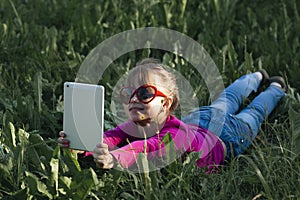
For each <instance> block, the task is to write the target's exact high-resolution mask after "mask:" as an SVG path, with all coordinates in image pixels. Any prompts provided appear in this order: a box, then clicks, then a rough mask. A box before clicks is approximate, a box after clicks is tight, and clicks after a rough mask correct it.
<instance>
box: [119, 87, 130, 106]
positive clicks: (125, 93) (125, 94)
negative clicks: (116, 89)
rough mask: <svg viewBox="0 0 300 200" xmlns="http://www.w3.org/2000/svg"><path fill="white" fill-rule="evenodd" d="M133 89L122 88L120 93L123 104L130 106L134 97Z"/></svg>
mask: <svg viewBox="0 0 300 200" xmlns="http://www.w3.org/2000/svg"><path fill="white" fill-rule="evenodd" d="M132 92H133V89H132V88H122V89H121V91H120V100H121V102H122V103H126V104H128V103H129V101H130V97H131V95H132Z"/></svg>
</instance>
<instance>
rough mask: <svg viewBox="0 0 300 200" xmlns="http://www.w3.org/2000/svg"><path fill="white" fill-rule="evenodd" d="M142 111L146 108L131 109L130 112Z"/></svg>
mask: <svg viewBox="0 0 300 200" xmlns="http://www.w3.org/2000/svg"><path fill="white" fill-rule="evenodd" d="M140 110H144V108H139V107H132V108H129V111H140Z"/></svg>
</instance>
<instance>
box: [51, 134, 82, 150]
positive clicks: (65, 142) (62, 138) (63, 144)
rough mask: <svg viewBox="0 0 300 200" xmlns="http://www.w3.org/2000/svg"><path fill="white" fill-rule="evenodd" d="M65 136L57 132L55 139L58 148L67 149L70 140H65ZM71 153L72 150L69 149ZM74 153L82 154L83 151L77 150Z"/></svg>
mask: <svg viewBox="0 0 300 200" xmlns="http://www.w3.org/2000/svg"><path fill="white" fill-rule="evenodd" d="M66 136H67V135H66V134H65V132H63V131H60V132H59V138H58V139H57V143H58V146H60V147H63V148H69V144H70V140H68V139H66ZM71 152H73V149H71ZM76 153H79V154H83V153H85V152H84V151H79V150H77V151H76Z"/></svg>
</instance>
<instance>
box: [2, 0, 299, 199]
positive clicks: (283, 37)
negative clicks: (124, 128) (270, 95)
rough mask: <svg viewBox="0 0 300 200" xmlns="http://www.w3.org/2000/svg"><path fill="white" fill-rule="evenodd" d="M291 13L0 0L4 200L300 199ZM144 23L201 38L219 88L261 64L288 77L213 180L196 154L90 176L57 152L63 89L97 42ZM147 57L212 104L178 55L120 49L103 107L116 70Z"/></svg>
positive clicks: (276, 8)
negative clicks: (281, 93) (283, 91)
mask: <svg viewBox="0 0 300 200" xmlns="http://www.w3.org/2000/svg"><path fill="white" fill-rule="evenodd" d="M299 12H300V4H299V2H298V1H297V0H278V1H272V0H265V1H260V0H258V1H251V2H249V1H245V0H240V1H237V0H214V1H210V0H203V1H199V2H198V1H186V0H181V1H180V0H168V1H147V0H142V1H119V0H118V1H96V0H91V1H81V0H70V1H68V0H61V1H55V0H26V1H24V0H3V1H0V74H1V76H0V91H1V92H0V119H1V121H0V128H1V129H0V144H1V147H2V150H0V154H1V158H0V171H1V172H0V177H1V179H0V197H1V198H3V199H30V198H33V199H66V198H72V199H82V198H89V199H299V198H300V190H299V188H300V160H299V153H300V148H299V146H300V131H299V130H300V120H299V119H300V97H299V94H298V93H299V91H300V70H299V61H300V54H299V49H300V41H299V32H300V19H299ZM146 26H155V27H166V28H170V29H173V30H176V31H179V32H181V33H184V34H186V35H187V36H189V37H191V38H193V39H194V40H196V41H198V42H199V43H200V44H201V45H203V46H204V47H205V49H206V50H207V51H208V53H209V54H210V55H211V57H212V58H213V59H214V61H215V63H216V65H217V67H218V68H219V71H220V73H221V74H222V77H223V80H224V83H225V84H226V85H228V84H230V83H231V82H232V81H233V80H235V79H236V78H238V77H239V76H240V75H242V74H245V73H249V72H251V71H255V70H258V69H260V68H265V69H266V70H267V71H268V72H269V73H270V74H271V75H281V76H284V77H285V78H286V79H287V81H288V85H289V90H288V95H287V97H286V98H285V99H284V100H283V101H282V102H281V103H280V106H279V107H278V108H277V109H276V110H275V111H274V113H272V115H271V116H270V118H269V119H266V121H265V122H264V124H263V126H262V128H261V131H260V133H259V135H258V137H257V139H256V140H255V142H254V144H253V145H252V146H251V148H250V149H249V150H247V152H246V153H245V154H244V155H242V156H240V157H237V158H235V159H233V160H232V161H231V162H230V163H228V164H226V165H225V166H224V168H223V169H222V171H221V173H217V174H212V175H207V174H205V170H203V169H198V168H197V167H196V166H195V164H194V163H195V159H196V158H197V154H192V155H190V156H189V157H188V158H189V159H190V162H175V163H172V164H171V165H169V166H167V167H166V168H164V169H162V170H160V171H155V172H150V173H145V174H130V173H127V172H120V171H117V170H110V171H105V170H99V169H98V170H94V169H92V168H88V167H81V166H80V164H79V163H78V162H77V160H76V155H73V154H71V153H70V152H69V151H62V150H60V149H58V148H56V143H55V138H56V137H57V134H58V131H60V130H62V93H63V91H62V89H63V82H65V81H72V80H74V79H75V77H76V73H77V70H78V69H79V67H80V64H81V63H82V62H83V60H84V59H85V57H86V56H87V55H88V53H89V52H90V51H91V50H92V49H93V48H94V47H96V46H97V45H98V44H100V43H101V42H102V41H104V40H106V39H108V38H109V37H111V36H113V35H115V34H118V33H120V32H123V31H126V30H131V29H134V28H141V27H146ZM145 55H150V56H154V57H157V58H160V59H162V60H163V61H164V63H166V64H168V65H170V66H172V67H174V68H175V69H177V70H180V72H181V73H182V74H184V75H185V76H186V77H188V80H190V84H191V85H192V86H193V87H194V89H195V91H197V92H196V95H198V97H199V103H200V104H201V105H205V104H207V103H209V98H208V92H207V89H206V88H205V87H203V84H202V85H201V86H199V81H200V82H201V80H199V74H197V73H195V72H194V71H193V69H192V68H191V66H190V65H189V64H188V63H186V62H185V61H184V59H182V58H180V57H178V56H176V55H173V54H171V53H168V52H162V51H159V50H155V49H151V50H138V51H135V52H130V53H128V54H125V55H123V56H121V57H120V58H119V59H117V60H116V61H115V62H114V63H113V64H112V65H111V66H110V67H109V68H108V69H107V71H106V72H105V75H104V77H103V79H102V80H101V82H100V83H101V84H103V85H105V86H106V88H107V94H108V97H107V102H106V106H107V107H108V106H109V99H110V96H109V95H110V94H111V92H112V88H113V86H114V84H115V83H116V81H117V80H118V78H117V76H116V74H122V73H124V72H125V71H126V70H128V67H129V66H130V65H133V64H134V63H135V62H136V61H138V60H139V59H141V58H142V57H143V56H145ZM124 66H126V67H124ZM201 83H202V82H201ZM105 114H106V122H105V128H106V129H108V128H111V127H112V126H113V125H114V122H113V120H112V113H111V112H110V111H109V110H108V109H107V110H106V113H105ZM91 162H92V161H91ZM81 164H82V165H84V164H86V163H81Z"/></svg>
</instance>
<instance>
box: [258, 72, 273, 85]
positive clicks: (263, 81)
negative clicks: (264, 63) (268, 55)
mask: <svg viewBox="0 0 300 200" xmlns="http://www.w3.org/2000/svg"><path fill="white" fill-rule="evenodd" d="M258 72H260V74H261V75H262V79H261V83H260V85H265V84H267V83H269V80H270V76H269V74H268V72H267V71H266V70H264V69H260V70H258Z"/></svg>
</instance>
